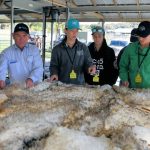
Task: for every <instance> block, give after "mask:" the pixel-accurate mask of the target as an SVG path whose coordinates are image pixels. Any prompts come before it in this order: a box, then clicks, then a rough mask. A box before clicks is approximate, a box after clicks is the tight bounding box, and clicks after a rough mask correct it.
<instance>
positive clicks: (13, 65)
mask: <svg viewBox="0 0 150 150" xmlns="http://www.w3.org/2000/svg"><path fill="white" fill-rule="evenodd" d="M7 73H8V75H9V78H10V82H11V83H25V81H26V79H27V78H30V79H32V80H33V82H34V83H37V82H40V81H42V77H43V63H42V59H41V56H40V53H39V49H38V48H37V47H36V46H35V45H33V44H29V43H27V44H26V45H25V47H24V48H23V50H20V49H19V48H18V47H17V46H16V45H15V44H14V45H12V46H10V47H8V48H6V49H5V50H4V51H3V52H2V53H1V54H0V80H4V81H5V78H6V74H7Z"/></svg>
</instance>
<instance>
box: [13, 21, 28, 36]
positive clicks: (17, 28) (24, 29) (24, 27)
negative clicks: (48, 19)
mask: <svg viewBox="0 0 150 150" xmlns="http://www.w3.org/2000/svg"><path fill="white" fill-rule="evenodd" d="M19 31H22V32H25V33H27V34H29V28H28V26H27V25H26V24H24V23H18V24H17V25H16V26H15V29H14V33H15V32H19Z"/></svg>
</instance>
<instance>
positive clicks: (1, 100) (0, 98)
mask: <svg viewBox="0 0 150 150" xmlns="http://www.w3.org/2000/svg"><path fill="white" fill-rule="evenodd" d="M7 99H8V97H7V96H6V95H5V94H4V93H0V106H1V104H3V103H4V102H5V101H6V100H7Z"/></svg>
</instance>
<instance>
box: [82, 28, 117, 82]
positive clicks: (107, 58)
mask: <svg viewBox="0 0 150 150" xmlns="http://www.w3.org/2000/svg"><path fill="white" fill-rule="evenodd" d="M91 31H92V37H93V41H94V42H92V43H91V44H90V45H89V50H90V54H91V57H92V59H93V64H95V65H96V74H95V75H94V76H92V75H89V74H87V73H85V79H86V82H87V83H88V84H91V85H104V84H109V85H113V84H115V83H116V80H117V77H118V70H117V69H116V68H115V66H114V62H115V60H116V57H115V53H114V50H113V49H112V48H110V47H109V46H108V45H107V43H106V40H105V30H104V28H102V27H101V26H94V27H92V28H91Z"/></svg>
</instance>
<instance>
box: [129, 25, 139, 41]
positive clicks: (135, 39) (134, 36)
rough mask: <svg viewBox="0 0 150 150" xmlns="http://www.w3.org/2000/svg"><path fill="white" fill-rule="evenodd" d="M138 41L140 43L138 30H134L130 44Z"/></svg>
mask: <svg viewBox="0 0 150 150" xmlns="http://www.w3.org/2000/svg"><path fill="white" fill-rule="evenodd" d="M136 41H138V36H137V28H133V29H132V31H131V36H130V42H136Z"/></svg>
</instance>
